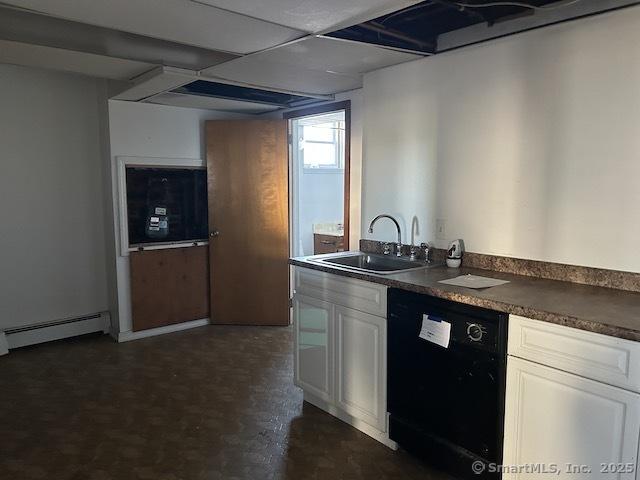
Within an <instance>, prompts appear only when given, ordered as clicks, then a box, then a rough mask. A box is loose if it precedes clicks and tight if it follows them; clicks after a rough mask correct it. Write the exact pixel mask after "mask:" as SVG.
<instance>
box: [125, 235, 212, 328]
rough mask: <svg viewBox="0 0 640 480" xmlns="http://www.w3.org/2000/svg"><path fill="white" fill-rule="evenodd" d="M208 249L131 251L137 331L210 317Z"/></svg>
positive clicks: (134, 313) (132, 301) (133, 309)
mask: <svg viewBox="0 0 640 480" xmlns="http://www.w3.org/2000/svg"><path fill="white" fill-rule="evenodd" d="M208 256H209V254H208V251H207V247H187V248H167V249H163V250H144V251H139V252H138V251H136V252H131V255H130V265H131V267H130V268H131V316H132V320H133V331H134V332H137V331H139V330H146V329H148V328H155V327H162V326H164V325H170V324H172V323H181V322H187V321H189V320H200V319H202V318H207V317H208V316H209V270H208V268H207V264H208Z"/></svg>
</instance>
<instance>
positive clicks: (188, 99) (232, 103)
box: [145, 93, 279, 114]
mask: <svg viewBox="0 0 640 480" xmlns="http://www.w3.org/2000/svg"><path fill="white" fill-rule="evenodd" d="M145 102H148V103H159V104H161V105H171V106H174V107H185V108H204V109H208V110H219V111H223V112H236V113H249V114H256V113H265V112H272V111H274V110H277V109H278V108H279V107H276V106H273V105H264V104H262V103H252V102H242V101H239V100H230V99H226V98H214V97H205V96H200V95H184V94H181V93H163V94H161V95H156V96H155V97H151V98H149V99H147V100H145Z"/></svg>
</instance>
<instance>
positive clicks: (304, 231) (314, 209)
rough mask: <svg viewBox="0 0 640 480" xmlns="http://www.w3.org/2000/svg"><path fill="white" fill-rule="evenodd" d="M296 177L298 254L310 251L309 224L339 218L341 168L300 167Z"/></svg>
mask: <svg viewBox="0 0 640 480" xmlns="http://www.w3.org/2000/svg"><path fill="white" fill-rule="evenodd" d="M301 170H302V169H301ZM299 179H300V191H299V197H298V202H299V207H300V211H299V213H300V218H299V220H298V222H299V226H300V229H301V230H300V235H299V237H300V238H299V240H300V243H301V245H300V246H301V248H302V251H301V252H300V255H313V225H314V224H316V223H342V222H343V219H344V172H342V171H337V172H312V173H310V172H305V171H302V172H299ZM296 255H297V253H296Z"/></svg>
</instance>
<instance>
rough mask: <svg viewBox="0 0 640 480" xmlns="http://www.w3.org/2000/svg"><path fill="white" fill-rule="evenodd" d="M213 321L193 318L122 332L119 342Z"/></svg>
mask: <svg viewBox="0 0 640 480" xmlns="http://www.w3.org/2000/svg"><path fill="white" fill-rule="evenodd" d="M210 323H211V321H210V320H209V319H208V318H202V319H200V320H191V321H190V322H184V323H176V324H174V325H166V326H164V327H158V328H150V329H149V330H140V331H139V332H120V333H118V342H119V343H122V342H130V341H131V340H138V339H140V338H147V337H155V336H156V335H164V334H165V333H173V332H179V331H181V330H188V329H190V328H196V327H204V326H205V325H209V324H210Z"/></svg>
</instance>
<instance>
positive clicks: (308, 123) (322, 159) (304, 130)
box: [298, 112, 345, 171]
mask: <svg viewBox="0 0 640 480" xmlns="http://www.w3.org/2000/svg"><path fill="white" fill-rule="evenodd" d="M300 123H301V125H300V127H301V128H300V129H299V130H298V133H299V139H298V148H299V149H300V157H301V159H302V164H303V168H304V169H305V170H324V171H326V170H327V169H333V170H343V169H344V148H345V145H344V131H345V122H344V112H339V113H336V114H330V115H318V116H316V117H308V118H305V119H303V120H301V121H300Z"/></svg>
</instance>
